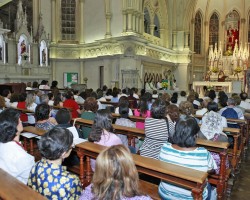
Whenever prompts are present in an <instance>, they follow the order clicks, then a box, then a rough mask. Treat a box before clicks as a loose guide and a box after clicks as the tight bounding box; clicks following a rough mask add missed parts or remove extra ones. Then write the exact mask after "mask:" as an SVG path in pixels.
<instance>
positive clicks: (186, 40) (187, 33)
mask: <svg viewBox="0 0 250 200" xmlns="http://www.w3.org/2000/svg"><path fill="white" fill-rule="evenodd" d="M184 35H185V36H184V37H185V40H184V48H185V49H188V48H189V45H188V36H189V32H188V31H185V32H184Z"/></svg>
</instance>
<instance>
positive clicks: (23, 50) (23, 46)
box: [20, 40, 26, 55]
mask: <svg viewBox="0 0 250 200" xmlns="http://www.w3.org/2000/svg"><path fill="white" fill-rule="evenodd" d="M20 47H21V55H22V54H23V53H25V52H26V44H25V41H24V40H23V41H22V42H21V45H20Z"/></svg>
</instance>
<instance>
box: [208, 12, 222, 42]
mask: <svg viewBox="0 0 250 200" xmlns="http://www.w3.org/2000/svg"><path fill="white" fill-rule="evenodd" d="M219 27H220V26H219V17H218V15H217V13H216V12H214V13H213V14H212V15H211V17H210V19H209V45H213V46H214V45H215V43H217V44H218V42H219Z"/></svg>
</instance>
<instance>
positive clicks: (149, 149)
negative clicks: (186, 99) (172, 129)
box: [140, 99, 169, 159]
mask: <svg viewBox="0 0 250 200" xmlns="http://www.w3.org/2000/svg"><path fill="white" fill-rule="evenodd" d="M165 111H166V103H165V102H164V101H162V100H158V99H157V100H155V102H154V103H153V104H152V108H151V118H146V119H145V136H146V137H145V140H144V142H143V144H142V146H141V148H140V151H141V152H140V154H141V155H142V156H146V157H149V158H154V159H158V156H159V152H160V150H161V147H162V145H163V144H164V143H165V142H167V141H168V135H169V130H168V125H167V121H166V119H165Z"/></svg>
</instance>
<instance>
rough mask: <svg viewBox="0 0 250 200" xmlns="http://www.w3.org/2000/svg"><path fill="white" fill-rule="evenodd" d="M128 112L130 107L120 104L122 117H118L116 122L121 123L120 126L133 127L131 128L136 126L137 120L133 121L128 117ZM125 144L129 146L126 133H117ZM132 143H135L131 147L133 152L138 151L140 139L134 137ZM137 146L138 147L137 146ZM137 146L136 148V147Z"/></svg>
mask: <svg viewBox="0 0 250 200" xmlns="http://www.w3.org/2000/svg"><path fill="white" fill-rule="evenodd" d="M128 113H129V108H128V107H127V106H125V105H124V106H122V105H121V106H120V107H119V114H120V116H121V117H120V118H118V119H116V121H115V124H117V125H119V126H126V127H131V128H135V122H132V121H131V120H130V119H128ZM117 136H118V137H119V138H120V139H121V141H122V143H123V145H124V146H126V147H129V146H128V137H127V136H126V135H122V134H118V135H117ZM131 143H133V144H132V145H131V146H130V147H129V148H130V150H131V152H132V153H136V152H137V150H138V145H137V144H138V139H137V138H136V139H135V138H133V139H132V141H131ZM136 146H137V147H136ZM134 147H136V148H134Z"/></svg>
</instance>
